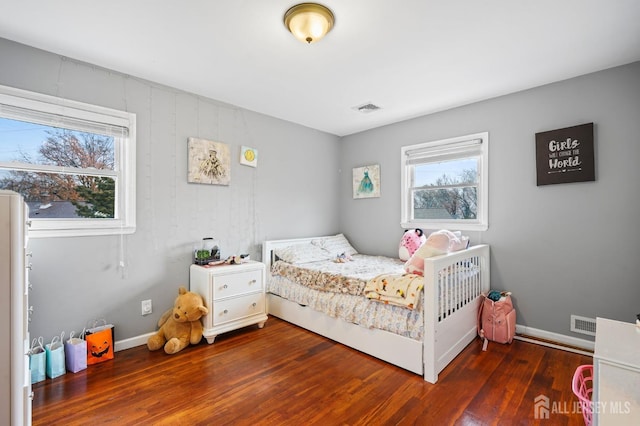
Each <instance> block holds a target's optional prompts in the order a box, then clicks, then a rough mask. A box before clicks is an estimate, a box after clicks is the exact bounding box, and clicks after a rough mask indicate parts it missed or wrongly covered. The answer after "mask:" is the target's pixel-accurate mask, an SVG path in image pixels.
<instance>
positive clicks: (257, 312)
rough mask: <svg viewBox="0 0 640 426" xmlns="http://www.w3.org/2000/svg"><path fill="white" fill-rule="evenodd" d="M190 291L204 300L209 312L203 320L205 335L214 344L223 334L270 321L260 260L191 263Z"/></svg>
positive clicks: (263, 267) (262, 265)
mask: <svg viewBox="0 0 640 426" xmlns="http://www.w3.org/2000/svg"><path fill="white" fill-rule="evenodd" d="M189 285H190V290H191V291H193V292H195V293H199V294H200V295H202V297H203V298H204V300H205V303H206V305H207V308H208V309H209V313H208V314H207V315H205V316H204V317H203V319H202V321H203V325H204V332H203V335H204V337H205V338H206V339H207V342H209V343H213V341H214V340H215V338H216V336H217V335H218V334H220V333H225V332H227V331H231V330H235V329H237V328H241V327H246V326H248V325H253V324H258V327H259V328H262V327H264V323H265V321H267V310H266V302H265V300H266V298H265V266H264V264H263V263H261V262H247V263H241V264H239V265H217V266H200V265H191V269H190V270H189Z"/></svg>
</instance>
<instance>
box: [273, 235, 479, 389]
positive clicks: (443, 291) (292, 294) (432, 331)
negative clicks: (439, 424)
mask: <svg viewBox="0 0 640 426" xmlns="http://www.w3.org/2000/svg"><path fill="white" fill-rule="evenodd" d="M339 236H341V237H342V238H344V236H342V234H339ZM336 237H338V236H321V237H311V238H296V239H286V240H271V241H265V242H264V244H263V248H262V250H263V253H262V259H263V262H264V263H265V264H266V266H267V311H268V314H270V315H273V316H275V317H278V318H281V319H283V320H285V321H287V322H290V323H292V324H295V325H297V326H300V327H303V328H305V329H308V330H310V331H312V332H315V333H317V334H320V335H322V336H325V337H327V338H329V339H332V340H334V341H336V342H339V343H342V344H344V345H346V346H349V347H352V348H354V349H357V350H359V351H362V352H364V353H366V354H369V355H371V356H374V357H376V358H379V359H381V360H383V361H386V362H389V363H391V364H394V365H396V366H398V367H401V368H403V369H406V370H409V371H411V372H414V373H416V374H419V375H421V376H423V377H424V379H425V380H426V381H427V382H430V383H436V382H437V380H438V374H439V373H440V372H441V371H442V370H443V369H444V368H445V367H446V366H447V365H448V364H449V363H450V362H451V361H452V360H453V359H454V358H455V357H456V356H457V355H458V354H459V353H460V352H461V351H462V350H463V349H464V348H465V347H466V346H467V345H468V344H469V343H470V342H471V341H473V340H474V338H475V337H476V335H477V328H476V327H477V321H478V318H477V315H478V308H479V304H480V300H481V297H482V296H481V294H482V293H485V294H486V293H487V292H488V291H489V282H490V271H489V267H490V262H489V246H488V245H476V246H471V247H469V248H467V249H464V250H461V251H457V252H453V253H448V254H445V255H441V256H437V257H431V258H426V259H425V263H424V278H420V279H421V280H423V283H422V284H423V287H424V290H423V291H421V292H420V295H419V296H418V299H416V300H417V301H416V303H415V306H412V308H413V309H408V308H406V307H403V306H396V305H395V304H389V303H381V302H380V301H377V300H372V299H371V298H368V297H365V296H364V295H362V294H357V293H358V290H357V287H360V288H362V287H365V286H366V285H365V282H368V280H370V279H371V278H373V277H374V276H376V277H377V276H379V274H380V273H382V272H385V273H398V272H403V269H402V266H403V264H404V262H402V261H400V260H399V259H391V258H385V257H381V256H367V255H362V254H357V253H354V254H353V255H351V256H349V254H348V253H347V256H346V258H345V259H343V262H337V259H336V258H335V255H333V256H332V257H333V258H327V259H322V260H319V261H316V259H315V258H314V256H315V253H316V252H315V251H313V250H315V249H313V250H310V251H312V252H313V253H314V255H311V256H307V255H306V253H305V255H303V256H302V258H300V257H298V258H296V259H297V260H301V261H300V262H297V261H295V260H296V259H294V260H291V259H288V258H287V259H286V260H287V261H289V262H285V261H284V260H283V259H282V258H281V257H280V256H278V255H277V254H283V253H284V252H286V251H287V250H289V249H291V248H300V247H303V248H305V250H306V248H307V247H309V246H311V245H316V246H318V245H319V246H321V247H322V242H323V241H333V240H334V239H335V238H336ZM318 243H319V244H318ZM346 244H347V245H348V242H347V243H346ZM323 248H327V247H323ZM340 248H341V247H333V249H334V251H335V250H336V249H340ZM354 252H355V250H354ZM305 256H306V257H307V258H306V259H305ZM283 257H284V256H283ZM367 262H372V263H367ZM369 265H372V266H369ZM296 268H302V269H304V271H303V270H301V271H299V272H297V273H296V272H295V271H296V270H297V269H296ZM314 268H315V269H314ZM318 268H319V269H322V271H320V270H318ZM323 268H328V269H329V272H326V271H325V270H324V269H323ZM342 268H344V269H345V270H346V271H349V273H348V274H347V276H346V277H342V278H340V279H338V278H336V277H337V276H338V275H337V274H339V273H340V271H341V269H342ZM354 269H355V273H353V270H354ZM283 271H285V272H283ZM287 271H288V273H286V272H287ZM314 274H316V275H314ZM321 274H328V276H329V277H330V278H329V279H325V278H318V282H321V281H322V282H323V283H324V284H323V285H326V284H327V283H329V284H330V285H331V286H332V285H333V282H334V281H336V280H341V281H344V283H346V287H345V285H343V286H341V287H339V288H338V287H336V288H331V289H329V291H326V289H324V288H320V287H321V286H320V285H316V284H315V283H314V282H313V279H311V278H309V277H314V276H317V277H322V276H323V275H321ZM349 274H351V275H349ZM296 277H303V281H306V283H305V284H306V285H302V284H299V283H297V282H296V281H297V280H298V278H296ZM310 287H311V288H310ZM380 317H381V318H382V319H379V318H380ZM389 323H391V326H387V325H385V324H389Z"/></svg>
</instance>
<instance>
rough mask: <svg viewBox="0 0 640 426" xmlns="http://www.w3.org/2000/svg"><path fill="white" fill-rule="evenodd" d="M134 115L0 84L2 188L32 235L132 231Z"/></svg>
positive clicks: (0, 182)
mask: <svg viewBox="0 0 640 426" xmlns="http://www.w3.org/2000/svg"><path fill="white" fill-rule="evenodd" d="M135 123H136V117H135V114H131V113H127V112H122V111H116V110H112V109H108V108H103V107H97V106H93V105H88V104H84V103H80V102H75V101H69V100H65V99H59V98H56V97H52V96H46V95H42V94H38V93H32V92H27V91H24V90H19V89H13V88H10V87H5V86H0V189H8V190H12V191H15V192H18V193H20V194H21V195H22V196H23V197H24V199H25V201H26V202H27V204H28V205H29V217H30V219H31V229H30V232H29V235H30V236H32V237H52V236H82V235H108V234H128V233H132V232H134V231H135V226H136V216H135V208H136V206H135V199H136V198H135V197H136V193H135V152H136V138H135Z"/></svg>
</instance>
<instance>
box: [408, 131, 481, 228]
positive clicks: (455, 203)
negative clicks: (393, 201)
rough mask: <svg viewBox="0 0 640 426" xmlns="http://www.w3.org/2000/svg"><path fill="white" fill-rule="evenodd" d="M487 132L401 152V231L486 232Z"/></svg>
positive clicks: (421, 145)
mask: <svg viewBox="0 0 640 426" xmlns="http://www.w3.org/2000/svg"><path fill="white" fill-rule="evenodd" d="M488 150H489V133H487V132H485V133H477V134H473V135H468V136H462V137H456V138H451V139H445V140H440V141H434V142H427V143H422V144H418V145H411V146H406V147H403V148H402V150H401V157H402V179H401V181H402V196H401V198H402V207H401V215H402V216H401V217H402V224H401V225H402V227H404V228H425V229H452V230H454V229H455V230H486V229H487V228H488V220H487V219H488V218H487V210H488V201H487V196H488V188H489V185H488Z"/></svg>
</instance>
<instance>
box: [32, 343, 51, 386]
mask: <svg viewBox="0 0 640 426" xmlns="http://www.w3.org/2000/svg"><path fill="white" fill-rule="evenodd" d="M43 343H44V339H43V338H42V337H38V338H37V339H33V342H31V348H30V349H29V370H31V383H38V382H41V381H43V380H44V379H46V378H47V376H46V368H47V353H46V352H45V350H44V346H43Z"/></svg>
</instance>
